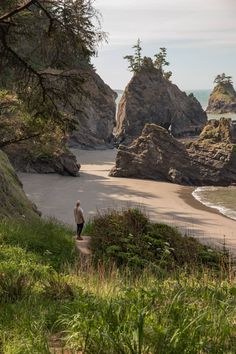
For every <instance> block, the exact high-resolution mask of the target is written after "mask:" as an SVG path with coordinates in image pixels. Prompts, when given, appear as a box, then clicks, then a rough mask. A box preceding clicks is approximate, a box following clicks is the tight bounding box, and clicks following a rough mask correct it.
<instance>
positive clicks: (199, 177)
mask: <svg viewBox="0 0 236 354" xmlns="http://www.w3.org/2000/svg"><path fill="white" fill-rule="evenodd" d="M110 175H111V176H115V177H134V178H147V179H154V180H160V181H169V182H173V183H178V184H188V185H222V186H224V185H230V184H232V183H236V149H235V145H234V144H233V143H232V135H231V122H230V120H226V119H222V120H220V121H214V122H210V123H209V124H208V125H207V126H206V128H205V129H204V130H203V132H202V134H201V135H200V137H199V139H198V140H196V141H192V142H190V143H188V144H184V143H182V142H180V141H178V140H176V139H175V138H173V136H171V135H170V134H169V133H168V132H167V131H166V130H165V129H164V128H162V127H160V126H157V125H155V124H146V126H145V127H144V129H143V132H142V135H141V136H140V137H139V138H137V139H136V140H134V141H133V142H132V144H131V145H130V146H124V145H120V147H119V150H118V153H117V158H116V165H115V167H114V168H113V169H112V171H111V173H110Z"/></svg>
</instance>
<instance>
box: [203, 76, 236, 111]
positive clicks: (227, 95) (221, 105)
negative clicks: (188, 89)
mask: <svg viewBox="0 0 236 354" xmlns="http://www.w3.org/2000/svg"><path fill="white" fill-rule="evenodd" d="M207 112H208V113H215V114H224V113H236V91H235V90H234V87H233V85H232V84H231V83H230V82H227V83H219V84H218V85H216V86H215V88H214V90H213V91H212V93H211V95H210V98H209V102H208V107H207Z"/></svg>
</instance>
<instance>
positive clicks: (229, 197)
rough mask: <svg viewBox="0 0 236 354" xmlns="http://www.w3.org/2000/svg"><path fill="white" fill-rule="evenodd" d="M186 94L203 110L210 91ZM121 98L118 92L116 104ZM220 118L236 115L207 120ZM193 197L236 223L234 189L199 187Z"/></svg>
mask: <svg viewBox="0 0 236 354" xmlns="http://www.w3.org/2000/svg"><path fill="white" fill-rule="evenodd" d="M186 93H187V94H190V93H193V94H194V96H195V97H196V98H197V99H198V101H199V102H200V103H201V106H202V108H203V109H204V110H205V109H206V107H207V104H208V99H209V96H210V93H211V90H188V91H186ZM121 96H122V91H119V92H118V97H117V103H119V101H120V99H121ZM220 117H226V118H232V119H234V120H236V114H208V119H219V118H220ZM193 196H194V197H195V198H196V199H197V200H198V201H200V202H201V203H202V204H204V205H207V206H208V207H210V208H214V209H217V210H218V211H219V212H220V213H222V214H223V215H225V216H227V217H229V218H231V219H233V220H235V221H236V187H201V188H197V189H196V190H195V191H194V192H193Z"/></svg>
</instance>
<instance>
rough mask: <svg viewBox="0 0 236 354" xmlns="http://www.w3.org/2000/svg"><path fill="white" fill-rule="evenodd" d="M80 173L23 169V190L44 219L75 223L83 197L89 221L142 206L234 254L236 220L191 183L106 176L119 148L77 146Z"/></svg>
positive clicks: (162, 220)
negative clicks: (203, 198) (204, 198)
mask: <svg viewBox="0 0 236 354" xmlns="http://www.w3.org/2000/svg"><path fill="white" fill-rule="evenodd" d="M73 152H74V153H75V155H76V156H77V159H78V161H79V162H80V163H81V165H82V168H81V174H80V177H78V178H76V177H69V176H66V177H65V176H60V175H56V174H52V175H38V174H27V173H20V174H19V177H20V179H21V181H22V182H23V185H24V189H25V192H26V193H27V195H28V196H29V198H30V199H31V200H32V201H33V202H34V203H35V204H36V205H37V206H38V207H39V209H40V210H41V211H42V214H43V216H45V217H55V218H57V219H58V220H60V221H62V222H64V223H65V224H69V225H70V226H73V227H75V225H74V216H73V209H74V204H75V202H76V200H78V199H79V200H80V201H81V205H82V208H83V209H84V212H85V217H86V220H89V219H90V218H92V217H93V216H94V215H96V213H97V211H98V210H99V211H101V212H103V211H104V210H107V209H109V208H124V207H127V206H130V207H135V206H136V207H137V206H138V207H141V208H142V209H144V210H145V211H146V212H147V214H148V215H149V217H150V219H151V220H152V221H154V222H159V223H166V224H169V225H171V226H175V227H177V228H178V229H179V230H180V231H181V232H182V233H183V234H188V235H189V236H193V237H197V238H199V240H200V241H201V242H202V243H205V244H209V243H210V244H211V245H212V244H213V245H215V246H216V247H217V246H218V247H222V243H223V240H224V238H225V239H226V242H227V246H228V248H230V249H231V250H232V252H233V253H234V254H235V255H236V228H235V226H236V224H235V222H236V221H235V220H232V219H229V218H227V217H226V216H224V215H222V214H221V213H220V212H219V211H217V210H214V209H212V208H209V207H207V206H205V205H203V204H201V203H200V202H199V201H197V200H196V199H195V198H194V197H193V196H192V191H193V189H194V188H193V187H188V186H181V185H176V184H172V183H167V182H159V181H150V180H141V179H131V178H118V177H110V176H108V173H109V171H110V170H111V168H112V167H113V165H114V161H115V156H116V150H103V151H101V150H99V151H96V150H94V151H91V150H90V151H89V150H73Z"/></svg>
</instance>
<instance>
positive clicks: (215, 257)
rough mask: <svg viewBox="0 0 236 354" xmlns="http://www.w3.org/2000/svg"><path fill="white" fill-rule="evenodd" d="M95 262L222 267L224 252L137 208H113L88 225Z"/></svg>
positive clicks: (139, 266)
mask: <svg viewBox="0 0 236 354" xmlns="http://www.w3.org/2000/svg"><path fill="white" fill-rule="evenodd" d="M89 231H90V233H89V234H90V235H91V236H92V241H91V247H92V250H93V254H94V259H95V262H96V263H98V262H100V261H105V262H107V261H108V260H110V261H111V262H115V263H116V265H117V266H118V267H120V266H127V265H128V266H129V267H131V268H134V269H135V268H145V267H151V268H153V269H160V268H162V269H163V268H164V269H173V268H175V267H176V266H184V265H186V264H190V265H191V266H192V265H193V264H194V265H199V264H208V265H210V266H215V267H217V266H219V262H220V259H221V255H220V254H219V253H217V252H215V251H213V250H211V249H209V248H207V247H206V246H203V245H201V244H200V243H199V242H198V241H197V240H196V239H194V238H190V237H183V236H182V235H181V234H180V233H179V232H178V231H177V230H176V229H175V228H173V227H170V226H167V225H164V224H154V223H151V222H149V221H148V218H147V217H146V216H145V215H144V214H143V213H142V212H141V211H140V210H138V209H125V210H122V211H117V210H110V211H108V212H107V213H106V214H104V215H98V216H96V217H95V218H94V219H93V221H92V222H91V223H90V225H89Z"/></svg>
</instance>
